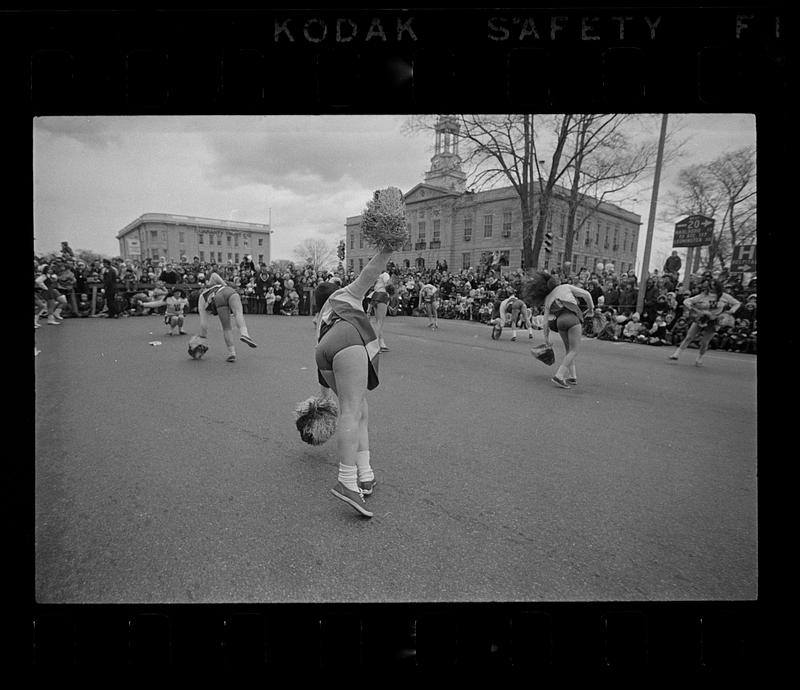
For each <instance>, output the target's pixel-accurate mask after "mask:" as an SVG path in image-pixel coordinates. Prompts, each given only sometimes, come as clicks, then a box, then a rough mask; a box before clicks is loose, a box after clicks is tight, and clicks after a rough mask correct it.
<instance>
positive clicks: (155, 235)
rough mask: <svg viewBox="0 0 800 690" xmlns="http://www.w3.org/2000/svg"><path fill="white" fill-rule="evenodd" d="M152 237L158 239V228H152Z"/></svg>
mask: <svg viewBox="0 0 800 690" xmlns="http://www.w3.org/2000/svg"><path fill="white" fill-rule="evenodd" d="M150 239H151V240H157V239H158V230H151V231H150Z"/></svg>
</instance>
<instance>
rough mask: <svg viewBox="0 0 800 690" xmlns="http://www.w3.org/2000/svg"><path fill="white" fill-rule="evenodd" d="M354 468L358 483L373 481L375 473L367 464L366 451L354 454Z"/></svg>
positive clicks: (367, 454) (367, 455) (367, 456)
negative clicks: (355, 468) (356, 470)
mask: <svg viewBox="0 0 800 690" xmlns="http://www.w3.org/2000/svg"><path fill="white" fill-rule="evenodd" d="M356 467H357V468H358V481H360V482H371V481H372V480H373V479H375V473H374V472H373V471H372V467H370V464H369V451H368V450H360V451H358V453H356Z"/></svg>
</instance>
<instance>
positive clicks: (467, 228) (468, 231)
mask: <svg viewBox="0 0 800 690" xmlns="http://www.w3.org/2000/svg"><path fill="white" fill-rule="evenodd" d="M464 239H465V240H467V241H469V240H471V239H472V218H471V217H470V216H464Z"/></svg>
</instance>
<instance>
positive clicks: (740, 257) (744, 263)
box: [731, 244, 758, 273]
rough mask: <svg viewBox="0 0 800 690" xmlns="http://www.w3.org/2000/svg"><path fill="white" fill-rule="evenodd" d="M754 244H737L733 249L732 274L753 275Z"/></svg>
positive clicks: (754, 263)
mask: <svg viewBox="0 0 800 690" xmlns="http://www.w3.org/2000/svg"><path fill="white" fill-rule="evenodd" d="M757 246H758V245H755V244H737V245H736V246H735V247H734V248H733V257H732V258H731V271H732V272H733V273H754V272H755V270H756V248H757Z"/></svg>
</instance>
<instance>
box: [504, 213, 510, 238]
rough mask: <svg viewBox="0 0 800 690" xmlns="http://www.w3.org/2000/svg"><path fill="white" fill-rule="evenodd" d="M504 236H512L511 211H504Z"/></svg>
mask: <svg viewBox="0 0 800 690" xmlns="http://www.w3.org/2000/svg"><path fill="white" fill-rule="evenodd" d="M503 237H511V211H505V212H504V213H503Z"/></svg>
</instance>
